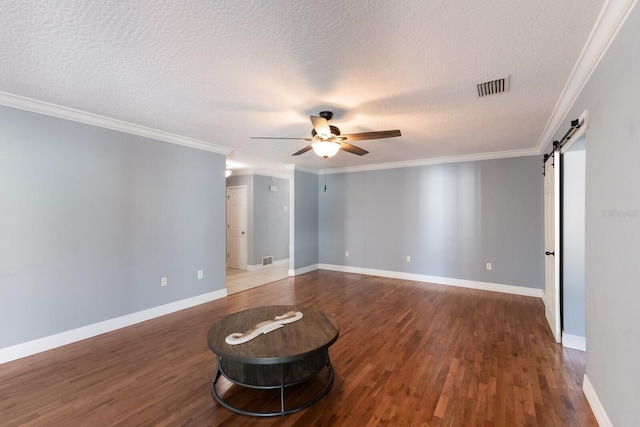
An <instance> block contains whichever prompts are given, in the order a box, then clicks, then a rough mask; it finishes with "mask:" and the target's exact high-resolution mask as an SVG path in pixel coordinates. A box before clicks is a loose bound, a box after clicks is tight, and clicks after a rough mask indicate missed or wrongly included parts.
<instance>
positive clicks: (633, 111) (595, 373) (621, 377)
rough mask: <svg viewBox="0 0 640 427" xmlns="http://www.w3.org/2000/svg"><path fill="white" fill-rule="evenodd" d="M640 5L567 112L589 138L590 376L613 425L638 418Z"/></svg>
mask: <svg viewBox="0 0 640 427" xmlns="http://www.w3.org/2000/svg"><path fill="white" fill-rule="evenodd" d="M638 40H640V8H639V7H635V9H634V10H633V11H632V12H631V14H630V15H629V18H628V19H627V22H626V23H625V25H624V27H623V28H622V29H621V30H620V32H619V33H618V35H617V37H616V39H615V40H614V41H613V43H612V44H611V46H610V47H609V50H608V51H607V53H606V54H605V56H604V58H603V59H602V61H601V62H600V64H599V65H598V67H597V68H596V70H595V71H594V73H593V74H592V76H591V78H590V80H589V81H588V82H587V84H586V85H585V87H584V89H583V90H582V93H581V94H580V95H579V97H578V98H577V99H576V101H575V104H574V106H573V107H572V110H571V111H570V113H569V114H568V115H567V119H566V126H564V127H562V128H560V129H559V130H558V133H557V134H556V135H555V138H556V139H558V138H560V137H561V136H562V134H564V132H565V131H566V130H567V129H568V127H569V121H570V120H571V119H575V118H577V117H578V116H579V115H580V114H581V113H582V112H583V111H584V110H585V109H588V110H589V117H590V127H589V129H588V130H587V134H586V138H587V143H586V155H587V159H586V212H585V214H586V218H585V221H586V254H585V257H586V304H587V309H586V315H587V325H586V328H587V376H588V378H589V380H590V382H591V384H592V385H593V387H594V390H595V392H596V393H597V395H598V397H599V400H600V402H601V403H602V405H603V407H604V409H605V411H606V412H607V414H608V415H609V418H610V419H611V421H612V423H613V425H615V426H633V425H637V423H638V420H640V405H638V399H639V397H640V364H639V363H638V360H640V328H639V327H638V325H640V309H639V307H640V305H639V304H640V303H639V301H640V244H639V243H638V242H640V190H639V183H640V167H639V165H640V96H639V94H640V78H639V77H638V76H640V55H637V54H636V52H637V51H638Z"/></svg>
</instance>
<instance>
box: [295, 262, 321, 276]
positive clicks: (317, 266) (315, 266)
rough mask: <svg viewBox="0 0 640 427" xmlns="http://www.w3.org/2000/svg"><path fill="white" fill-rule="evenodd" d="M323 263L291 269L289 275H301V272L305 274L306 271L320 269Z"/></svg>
mask: <svg viewBox="0 0 640 427" xmlns="http://www.w3.org/2000/svg"><path fill="white" fill-rule="evenodd" d="M320 265H321V264H311V265H307V266H306V267H302V268H298V269H296V270H292V269H289V272H288V273H289V276H299V275H301V274H305V273H309V272H311V271H315V270H318V269H320V268H321V267H320Z"/></svg>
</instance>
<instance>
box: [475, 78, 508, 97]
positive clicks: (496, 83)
mask: <svg viewBox="0 0 640 427" xmlns="http://www.w3.org/2000/svg"><path fill="white" fill-rule="evenodd" d="M476 87H477V88H478V96H479V97H483V96H487V95H495V94H496V93H502V92H508V91H509V76H507V77H502V78H500V79H495V80H489V81H488V82H483V83H477V84H476Z"/></svg>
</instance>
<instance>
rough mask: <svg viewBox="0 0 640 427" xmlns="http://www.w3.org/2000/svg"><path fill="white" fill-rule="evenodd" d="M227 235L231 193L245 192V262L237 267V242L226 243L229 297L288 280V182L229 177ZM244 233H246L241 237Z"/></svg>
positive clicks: (268, 178)
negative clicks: (239, 189) (241, 189)
mask: <svg viewBox="0 0 640 427" xmlns="http://www.w3.org/2000/svg"><path fill="white" fill-rule="evenodd" d="M226 182H227V192H228V193H227V194H228V196H230V197H228V199H227V205H228V206H227V216H228V220H227V233H229V234H230V231H232V228H233V224H232V220H233V216H234V215H236V214H234V212H233V211H232V209H234V207H233V206H230V205H233V204H234V203H233V200H232V199H233V197H232V194H231V193H229V192H230V191H232V190H233V189H236V188H244V190H245V192H244V194H243V198H244V200H243V203H242V205H243V206H244V208H245V212H244V214H243V216H242V217H243V220H244V221H246V222H245V224H244V226H243V227H242V228H243V230H238V231H237V233H239V234H240V236H241V237H242V245H243V247H242V249H243V256H244V262H243V263H235V262H233V261H234V260H232V259H231V258H233V251H234V250H236V249H238V247H237V246H234V245H235V244H236V243H238V242H234V241H233V240H232V241H228V242H227V271H226V287H227V295H231V294H234V293H237V292H241V291H244V290H247V289H252V288H255V287H257V286H262V285H265V284H267V283H271V282H274V281H277V280H281V279H284V278H287V277H289V275H288V271H289V245H290V242H289V228H290V226H289V222H290V209H289V207H290V201H289V194H290V191H289V179H286V178H282V177H276V176H265V175H258V174H240V173H238V174H234V175H232V176H230V177H227V181H226ZM242 231H245V233H244V234H242Z"/></svg>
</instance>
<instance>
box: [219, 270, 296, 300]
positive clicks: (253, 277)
mask: <svg viewBox="0 0 640 427" xmlns="http://www.w3.org/2000/svg"><path fill="white" fill-rule="evenodd" d="M288 271H289V267H288V266H286V265H285V266H281V265H272V266H269V267H266V268H262V269H260V270H255V271H248V270H238V269H236V268H227V294H228V295H231V294H235V293H238V292H242V291H246V290H247V289H253V288H256V287H258V286H262V285H266V284H267V283H271V282H275V281H278V280H282V279H285V278H287V277H289V273H288Z"/></svg>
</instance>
